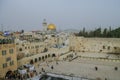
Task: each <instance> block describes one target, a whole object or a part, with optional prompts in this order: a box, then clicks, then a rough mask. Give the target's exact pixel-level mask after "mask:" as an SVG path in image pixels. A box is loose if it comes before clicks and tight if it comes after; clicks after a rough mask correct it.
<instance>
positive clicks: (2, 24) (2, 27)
mask: <svg viewBox="0 0 120 80" xmlns="http://www.w3.org/2000/svg"><path fill="white" fill-rule="evenodd" d="M1 31H2V32H3V24H1Z"/></svg>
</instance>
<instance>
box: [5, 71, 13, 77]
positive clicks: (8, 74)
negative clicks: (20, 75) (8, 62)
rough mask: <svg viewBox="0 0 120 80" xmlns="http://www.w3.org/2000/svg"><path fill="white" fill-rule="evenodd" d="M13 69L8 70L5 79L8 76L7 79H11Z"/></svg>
mask: <svg viewBox="0 0 120 80" xmlns="http://www.w3.org/2000/svg"><path fill="white" fill-rule="evenodd" d="M11 74H12V71H11V70H8V71H7V73H6V74H5V79H6V78H7V79H11V77H12V75H11Z"/></svg>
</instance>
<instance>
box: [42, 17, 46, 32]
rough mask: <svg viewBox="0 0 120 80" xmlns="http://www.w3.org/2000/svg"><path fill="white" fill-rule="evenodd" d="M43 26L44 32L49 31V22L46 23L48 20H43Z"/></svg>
mask: <svg viewBox="0 0 120 80" xmlns="http://www.w3.org/2000/svg"><path fill="white" fill-rule="evenodd" d="M42 25H43V31H45V32H46V31H47V22H46V19H44V20H43V23H42Z"/></svg>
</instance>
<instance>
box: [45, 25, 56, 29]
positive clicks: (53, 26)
mask: <svg viewBox="0 0 120 80" xmlns="http://www.w3.org/2000/svg"><path fill="white" fill-rule="evenodd" d="M47 30H56V26H55V25H54V24H49V25H48V27H47Z"/></svg>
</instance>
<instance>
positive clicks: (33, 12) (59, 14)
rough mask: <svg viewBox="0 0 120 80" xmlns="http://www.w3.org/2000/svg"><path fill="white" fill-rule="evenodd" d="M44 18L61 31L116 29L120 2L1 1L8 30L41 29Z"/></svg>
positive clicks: (1, 15)
mask: <svg viewBox="0 0 120 80" xmlns="http://www.w3.org/2000/svg"><path fill="white" fill-rule="evenodd" d="M43 19H46V20H47V22H48V24H49V23H54V24H55V25H56V26H57V29H59V30H63V29H78V30H80V29H82V28H83V27H85V28H86V29H95V28H97V27H100V26H101V27H102V28H104V27H109V26H112V28H116V27H120V0H0V24H3V26H4V30H19V29H20V30H21V29H24V30H26V31H29V30H41V29H42V22H43ZM0 29H1V25H0Z"/></svg>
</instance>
